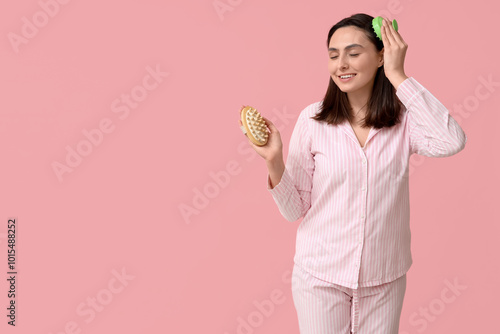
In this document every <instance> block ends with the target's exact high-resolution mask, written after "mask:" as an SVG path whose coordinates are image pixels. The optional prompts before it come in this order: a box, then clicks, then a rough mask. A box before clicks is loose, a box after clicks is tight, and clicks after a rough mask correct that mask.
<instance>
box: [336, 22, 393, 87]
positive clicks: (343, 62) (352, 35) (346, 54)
mask: <svg viewBox="0 0 500 334" xmlns="http://www.w3.org/2000/svg"><path fill="white" fill-rule="evenodd" d="M328 57H329V60H328V71H329V72H330V75H331V77H332V79H333V82H335V84H336V85H337V86H338V87H339V88H340V90H341V91H343V92H346V93H348V92H355V91H358V90H365V89H366V90H367V91H368V92H371V89H372V87H373V83H374V81H375V74H376V73H377V69H378V68H379V67H380V66H381V65H382V64H383V49H382V51H380V52H378V51H377V49H376V47H375V45H373V43H372V42H370V41H369V40H368V38H367V37H366V36H365V33H364V32H363V30H361V29H360V28H357V27H353V26H348V27H342V28H339V29H337V30H336V31H335V33H334V34H333V35H332V37H331V39H330V45H329V46H328ZM349 73H354V74H355V76H354V77H353V78H351V79H349V80H341V78H340V77H339V76H340V75H344V74H349Z"/></svg>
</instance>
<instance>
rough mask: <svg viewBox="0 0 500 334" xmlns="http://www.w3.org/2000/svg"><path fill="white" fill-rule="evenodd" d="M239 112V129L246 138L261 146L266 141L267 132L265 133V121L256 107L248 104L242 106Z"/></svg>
mask: <svg viewBox="0 0 500 334" xmlns="http://www.w3.org/2000/svg"><path fill="white" fill-rule="evenodd" d="M240 114H241V123H242V124H243V125H242V126H241V130H242V131H243V133H245V134H246V135H247V136H248V138H249V139H250V140H251V141H252V143H254V144H255V145H258V146H263V145H265V144H266V143H267V139H268V138H269V134H268V133H267V128H266V122H265V121H264V119H263V118H262V115H261V114H260V113H259V112H258V111H257V109H255V108H252V107H250V106H243V107H241V110H240Z"/></svg>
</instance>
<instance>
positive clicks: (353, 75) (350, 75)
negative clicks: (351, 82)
mask: <svg viewBox="0 0 500 334" xmlns="http://www.w3.org/2000/svg"><path fill="white" fill-rule="evenodd" d="M356 74H357V73H354V74H343V75H339V76H338V77H339V78H340V79H349V78H353V77H355V76H356ZM346 75H349V77H347V78H342V77H343V76H346Z"/></svg>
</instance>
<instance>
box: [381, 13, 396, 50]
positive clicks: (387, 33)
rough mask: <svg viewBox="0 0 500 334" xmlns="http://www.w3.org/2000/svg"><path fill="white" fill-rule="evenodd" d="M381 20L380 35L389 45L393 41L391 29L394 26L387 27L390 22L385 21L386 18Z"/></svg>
mask: <svg viewBox="0 0 500 334" xmlns="http://www.w3.org/2000/svg"><path fill="white" fill-rule="evenodd" d="M383 21H384V22H383V23H382V30H383V32H382V37H384V36H385V39H386V41H387V45H391V44H392V43H394V37H393V36H392V31H391V29H394V28H389V25H390V24H389V23H388V22H387V20H386V19H384V20H383ZM391 26H392V25H391Z"/></svg>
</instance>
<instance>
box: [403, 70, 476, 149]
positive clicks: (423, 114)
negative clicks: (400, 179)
mask: <svg viewBox="0 0 500 334" xmlns="http://www.w3.org/2000/svg"><path fill="white" fill-rule="evenodd" d="M396 95H397V96H398V97H399V99H400V100H401V102H402V103H403V104H404V105H405V107H406V109H407V111H408V123H409V133H410V148H411V154H413V153H417V154H419V155H424V156H428V157H447V156H451V155H454V154H456V153H458V152H460V151H461V150H463V149H464V147H465V143H466V142H467V136H466V134H465V133H464V131H463V130H462V128H461V127H460V125H458V123H457V122H456V120H455V119H454V118H453V117H451V115H450V113H449V111H448V109H447V108H446V107H445V106H444V105H443V104H442V103H441V102H440V101H439V100H438V99H437V98H436V97H434V95H432V94H431V93H430V92H429V91H428V90H427V89H426V88H425V87H423V86H422V85H421V84H420V83H419V82H418V81H417V80H415V79H414V78H413V77H409V78H407V79H406V80H405V81H403V82H402V83H401V84H400V85H399V87H398V89H397V91H396Z"/></svg>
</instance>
